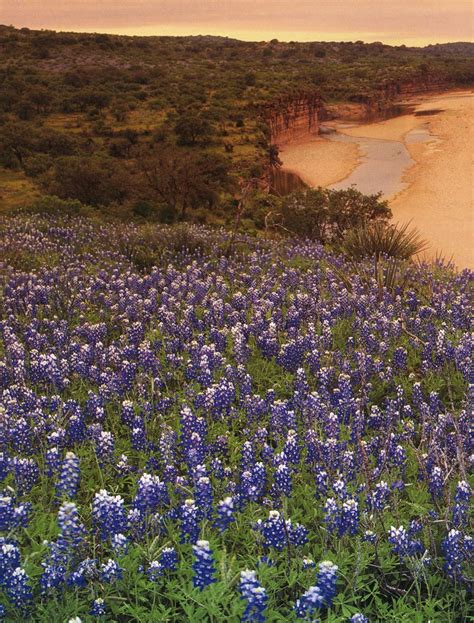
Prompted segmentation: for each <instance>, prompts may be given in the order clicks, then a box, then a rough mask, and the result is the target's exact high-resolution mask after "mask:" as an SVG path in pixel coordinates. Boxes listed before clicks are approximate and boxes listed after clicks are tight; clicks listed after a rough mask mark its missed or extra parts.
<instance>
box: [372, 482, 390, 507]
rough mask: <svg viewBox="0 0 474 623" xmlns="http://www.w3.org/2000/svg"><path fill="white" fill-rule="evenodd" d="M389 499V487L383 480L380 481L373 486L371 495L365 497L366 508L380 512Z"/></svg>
mask: <svg viewBox="0 0 474 623" xmlns="http://www.w3.org/2000/svg"><path fill="white" fill-rule="evenodd" d="M389 497H390V487H389V486H388V484H387V483H386V482H385V480H381V481H380V482H379V483H377V484H376V485H375V487H374V490H373V491H372V493H370V494H369V495H368V496H367V500H366V502H367V508H369V509H370V510H376V511H381V510H383V508H384V507H385V505H386V503H387V501H388V499H389Z"/></svg>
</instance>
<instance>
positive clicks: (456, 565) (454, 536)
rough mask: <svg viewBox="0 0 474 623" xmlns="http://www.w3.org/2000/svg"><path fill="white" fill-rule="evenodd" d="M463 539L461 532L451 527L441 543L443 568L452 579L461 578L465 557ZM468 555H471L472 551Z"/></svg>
mask: <svg viewBox="0 0 474 623" xmlns="http://www.w3.org/2000/svg"><path fill="white" fill-rule="evenodd" d="M463 541H464V539H463V535H462V533H461V532H460V531H459V530H456V529H454V528H453V529H452V530H450V531H449V532H448V535H447V536H446V537H445V538H444V539H443V541H442V543H441V549H442V551H443V553H444V569H445V571H446V573H447V574H448V575H449V577H450V578H451V579H452V580H462V579H463V563H464V561H465V558H466V553H465V550H464V543H463ZM470 555H471V556H472V552H471V553H470Z"/></svg>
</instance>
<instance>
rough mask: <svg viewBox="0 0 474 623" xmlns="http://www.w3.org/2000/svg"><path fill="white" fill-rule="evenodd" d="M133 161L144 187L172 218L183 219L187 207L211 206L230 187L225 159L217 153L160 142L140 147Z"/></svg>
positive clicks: (227, 162)
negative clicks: (145, 148)
mask: <svg viewBox="0 0 474 623" xmlns="http://www.w3.org/2000/svg"><path fill="white" fill-rule="evenodd" d="M137 161H138V165H139V168H140V171H141V173H142V175H143V178H144V180H145V183H146V185H147V187H148V189H149V190H150V191H151V193H152V194H153V195H154V197H155V198H156V200H157V201H159V202H160V203H162V204H164V205H165V206H166V207H167V208H168V209H169V210H170V211H171V213H172V214H174V215H175V218H185V216H186V214H187V211H188V209H189V208H197V207H200V206H207V207H212V206H213V205H215V203H216V202H217V200H218V198H219V194H220V193H221V192H224V191H226V190H229V189H230V188H231V186H232V180H231V178H230V175H229V161H228V160H227V159H226V158H224V157H222V156H220V155H217V154H195V153H194V152H191V151H183V150H179V149H176V148H171V147H167V146H161V145H160V146H155V148H154V149H153V150H147V151H143V150H142V151H141V152H140V153H139V155H138V156H137Z"/></svg>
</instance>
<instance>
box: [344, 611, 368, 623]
mask: <svg viewBox="0 0 474 623" xmlns="http://www.w3.org/2000/svg"><path fill="white" fill-rule="evenodd" d="M348 623H369V619H368V618H367V617H366V616H365V615H363V614H362V613H361V612H357V613H356V614H353V615H352V616H351V617H349V619H348Z"/></svg>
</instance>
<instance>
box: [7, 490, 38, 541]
mask: <svg viewBox="0 0 474 623" xmlns="http://www.w3.org/2000/svg"><path fill="white" fill-rule="evenodd" d="M31 510H32V505H31V502H25V503H24V504H19V505H18V506H17V505H16V503H15V498H14V497H13V496H12V495H8V492H7V491H5V492H1V491H0V531H3V530H12V529H13V528H17V527H19V526H21V527H23V528H26V527H27V525H28V521H29V517H30V514H31Z"/></svg>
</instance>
